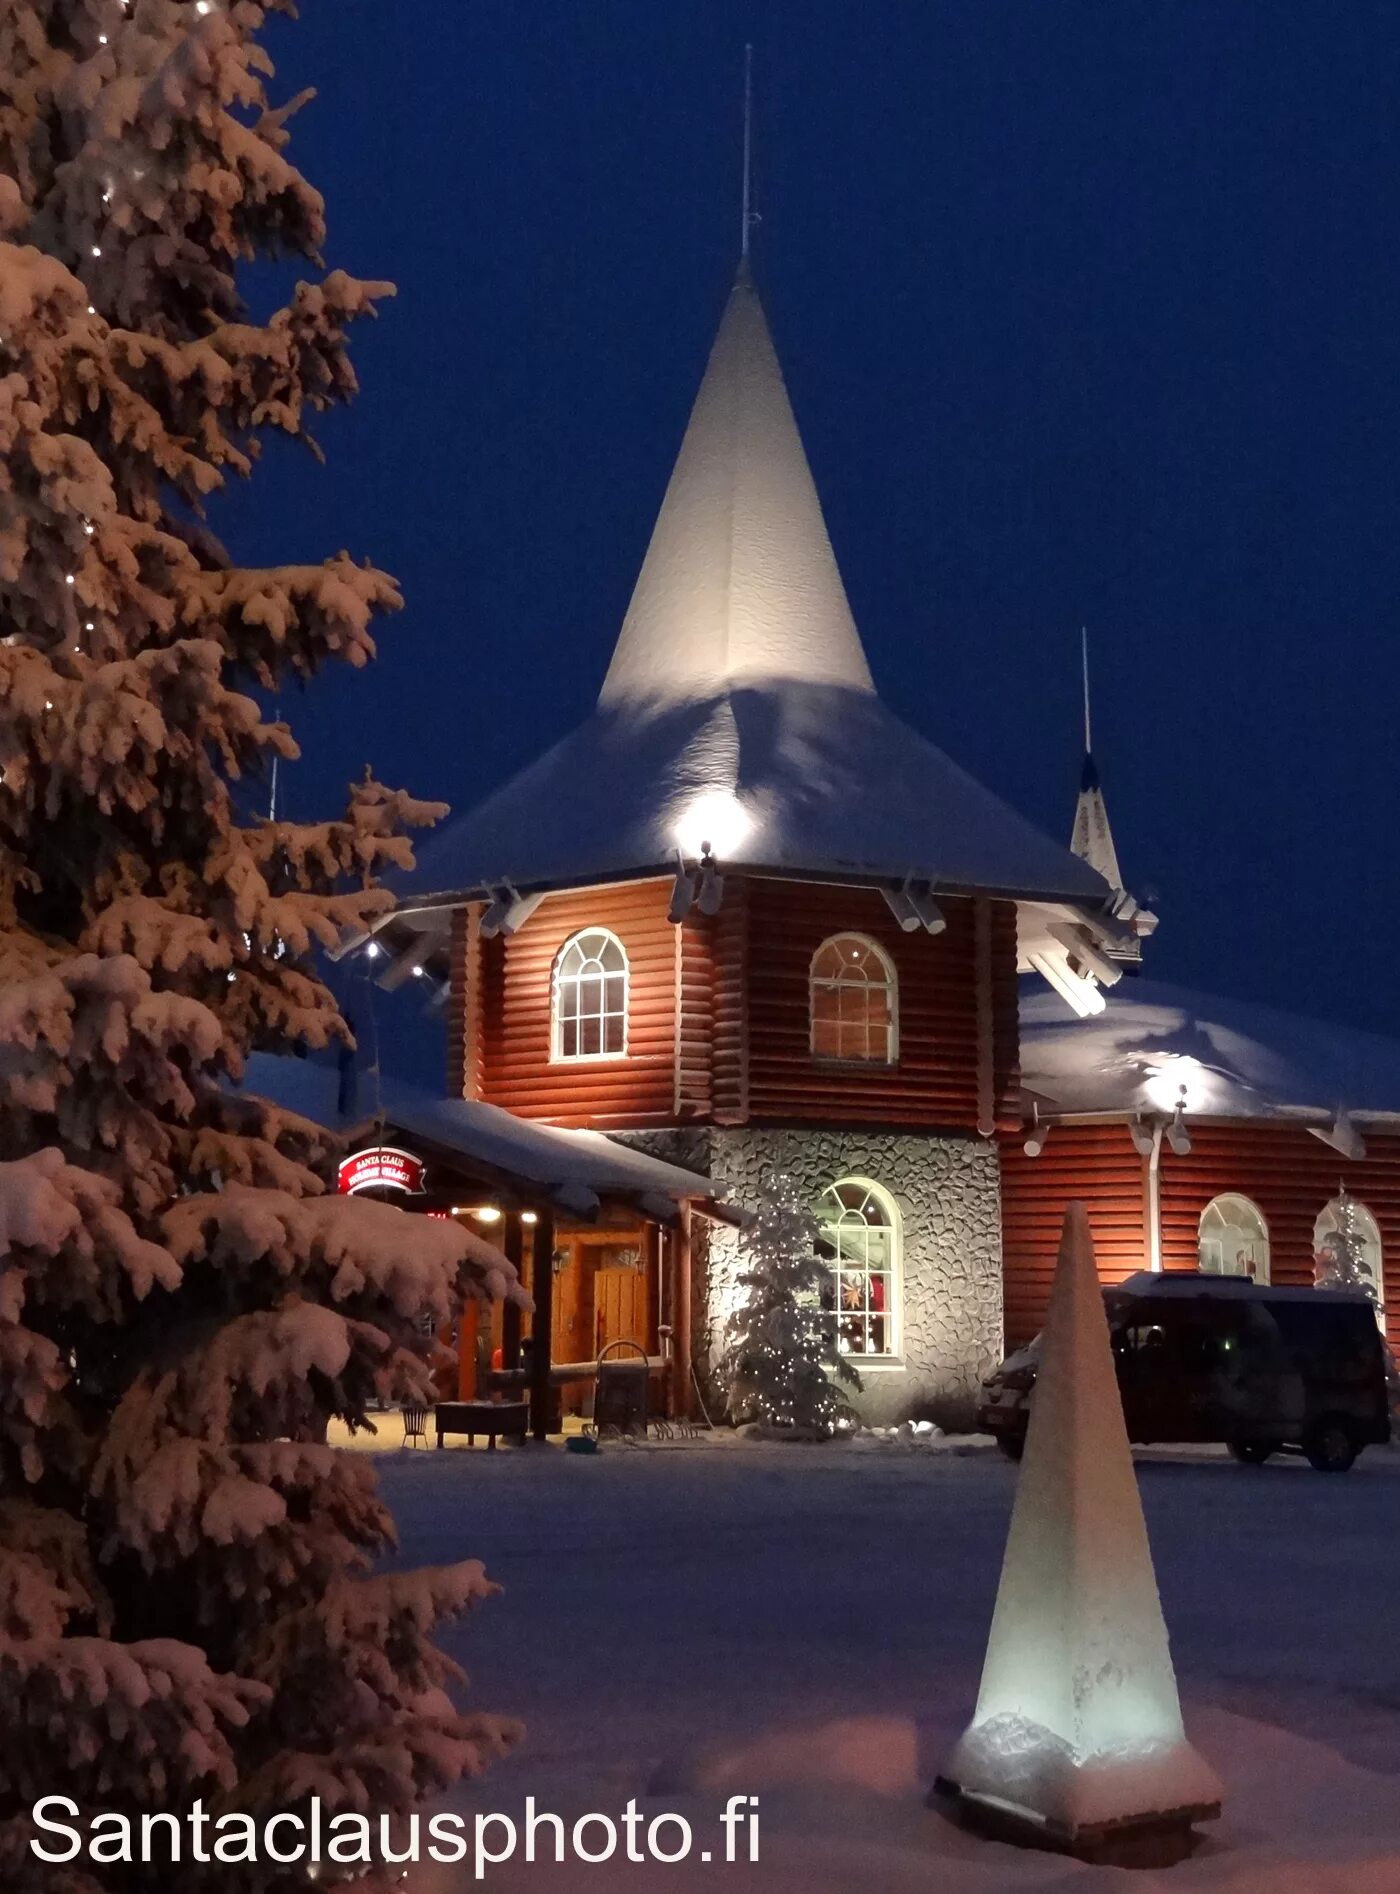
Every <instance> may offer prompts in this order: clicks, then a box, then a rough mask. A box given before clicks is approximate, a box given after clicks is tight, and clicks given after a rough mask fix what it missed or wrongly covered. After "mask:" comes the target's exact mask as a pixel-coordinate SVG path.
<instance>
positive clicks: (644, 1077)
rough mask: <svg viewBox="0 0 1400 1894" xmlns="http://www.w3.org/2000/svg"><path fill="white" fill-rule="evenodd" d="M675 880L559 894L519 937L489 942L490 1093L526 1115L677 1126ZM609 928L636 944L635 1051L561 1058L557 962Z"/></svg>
mask: <svg viewBox="0 0 1400 1894" xmlns="http://www.w3.org/2000/svg"><path fill="white" fill-rule="evenodd" d="M670 897H671V882H670V878H669V877H668V878H667V879H666V880H664V881H663V880H659V879H658V880H652V881H633V882H625V883H618V884H614V885H613V886H610V887H605V888H590V889H583V890H578V891H573V890H571V891H568V892H566V893H562V894H554V895H550V896H549V898H548V899H547V900H545V901H543V902H541V904H540V906H539V907H538V908H536V910H535V912H534V913H533V914H532V915H531V916H530V918H529V920H528V921H526V922H525V924H524V925H523V926H522V927H521V928H520V929H519V930H518V931H517V932H516V933H515V934H513V935H511V936H510V937H509V939H506V938H503V937H500V936H497V937H496V938H495V939H494V940H488V941H483V942H482V943H481V990H482V1007H481V1029H480V1030H481V1074H482V1090H481V1096H482V1097H483V1098H484V1099H486V1100H488V1101H489V1102H490V1103H491V1104H493V1105H502V1106H504V1107H505V1108H506V1110H508V1111H513V1112H515V1113H516V1114H517V1115H518V1116H519V1117H521V1118H539V1119H547V1120H549V1122H550V1123H552V1124H559V1125H575V1126H577V1125H583V1126H595V1127H597V1128H598V1129H599V1130H609V1129H613V1128H617V1129H621V1128H622V1127H624V1126H625V1127H633V1128H638V1129H640V1128H644V1127H649V1126H657V1125H669V1124H672V1123H674V1122H675V1115H676V1089H677V1082H676V1072H677V1061H676V979H677V974H676V938H675V929H674V928H673V927H672V926H671V923H670V922H669V921H668V920H667V918H666V910H667V907H668V906H669V903H670ZM590 927H605V928H607V929H609V930H610V931H611V932H612V933H614V934H616V936H617V938H618V939H619V940H620V941H621V942H622V945H623V947H624V948H625V949H626V951H627V960H628V970H629V995H628V1017H627V1052H626V1056H625V1057H622V1058H596V1059H574V1060H560V1061H557V1062H556V1061H555V1060H554V1059H553V1058H552V1057H551V1053H552V1045H551V1019H550V1011H551V1000H552V995H553V988H554V964H555V961H556V959H557V958H558V955H559V951H560V949H561V948H562V947H563V946H564V944H565V943H566V942H567V941H568V940H569V939H571V938H572V936H573V935H575V934H577V933H579V932H580V931H581V930H583V929H585V928H590Z"/></svg>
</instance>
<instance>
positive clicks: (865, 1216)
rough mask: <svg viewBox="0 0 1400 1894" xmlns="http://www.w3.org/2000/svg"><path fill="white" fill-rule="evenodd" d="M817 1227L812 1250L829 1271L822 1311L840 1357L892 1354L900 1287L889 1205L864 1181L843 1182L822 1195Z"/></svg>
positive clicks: (895, 1225) (894, 1216) (895, 1222)
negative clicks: (830, 1320) (832, 1320)
mask: <svg viewBox="0 0 1400 1894" xmlns="http://www.w3.org/2000/svg"><path fill="white" fill-rule="evenodd" d="M817 1224H818V1228H819V1235H818V1239H817V1249H818V1252H819V1253H820V1255H822V1256H823V1257H824V1258H825V1259H826V1261H827V1262H828V1263H829V1265H830V1268H831V1281H830V1283H829V1284H828V1285H827V1287H825V1288H824V1289H823V1290H822V1307H823V1308H824V1309H830V1310H831V1311H832V1312H833V1313H834V1315H835V1317H836V1334H837V1340H838V1344H839V1346H840V1349H841V1352H842V1354H843V1355H864V1356H867V1357H868V1356H875V1357H879V1356H885V1357H887V1358H888V1357H889V1356H892V1355H894V1354H896V1353H897V1352H898V1349H899V1310H900V1301H901V1296H902V1287H901V1283H900V1257H899V1212H898V1210H897V1209H896V1208H895V1205H894V1200H893V1199H892V1198H891V1197H889V1196H888V1195H887V1194H886V1193H885V1192H884V1191H883V1190H881V1189H880V1187H879V1185H878V1184H872V1183H871V1182H870V1181H869V1180H868V1179H867V1178H864V1177H847V1178H845V1179H843V1180H842V1182H841V1183H839V1184H833V1185H832V1186H831V1188H830V1189H829V1190H827V1191H824V1192H823V1194H822V1198H821V1201H820V1202H819V1203H818V1205H817Z"/></svg>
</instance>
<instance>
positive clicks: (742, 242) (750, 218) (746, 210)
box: [739, 45, 755, 257]
mask: <svg viewBox="0 0 1400 1894" xmlns="http://www.w3.org/2000/svg"><path fill="white" fill-rule="evenodd" d="M754 222H755V218H754V213H753V47H752V45H748V46H745V48H744V203H743V219H742V225H741V228H740V231H739V254H740V256H745V257H746V256H747V255H748V253H749V233H750V231H751V229H752V228H753V225H754Z"/></svg>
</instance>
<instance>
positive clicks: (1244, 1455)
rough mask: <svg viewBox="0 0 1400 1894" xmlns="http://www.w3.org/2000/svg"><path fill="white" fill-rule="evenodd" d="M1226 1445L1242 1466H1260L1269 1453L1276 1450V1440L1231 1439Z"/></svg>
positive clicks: (1273, 1452)
mask: <svg viewBox="0 0 1400 1894" xmlns="http://www.w3.org/2000/svg"><path fill="white" fill-rule="evenodd" d="M1228 1445H1229V1448H1230V1453H1231V1456H1232V1458H1234V1459H1236V1460H1238V1461H1239V1463H1240V1465H1241V1466H1242V1467H1262V1466H1263V1464H1264V1462H1265V1461H1266V1460H1267V1459H1268V1458H1269V1456H1270V1454H1275V1453H1277V1452H1278V1442H1277V1441H1276V1440H1232V1441H1230V1442H1229V1443H1228Z"/></svg>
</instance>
